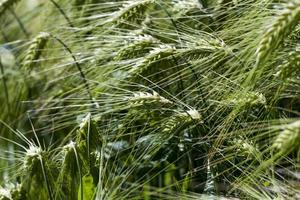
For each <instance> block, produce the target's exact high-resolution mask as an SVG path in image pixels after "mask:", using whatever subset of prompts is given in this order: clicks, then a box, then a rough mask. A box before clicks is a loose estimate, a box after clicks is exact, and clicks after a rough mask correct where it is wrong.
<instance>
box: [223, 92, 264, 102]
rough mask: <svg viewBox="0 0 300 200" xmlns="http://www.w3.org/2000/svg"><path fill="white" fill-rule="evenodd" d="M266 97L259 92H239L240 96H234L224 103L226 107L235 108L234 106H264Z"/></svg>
mask: <svg viewBox="0 0 300 200" xmlns="http://www.w3.org/2000/svg"><path fill="white" fill-rule="evenodd" d="M266 103H267V100H266V97H265V96H264V95H263V94H262V93H259V92H251V91H248V92H246V93H245V92H241V93H240V94H235V95H234V96H233V97H231V98H229V100H226V101H225V104H226V105H229V106H236V105H245V106H246V105H250V106H254V105H266Z"/></svg>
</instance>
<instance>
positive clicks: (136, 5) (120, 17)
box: [112, 0, 154, 26]
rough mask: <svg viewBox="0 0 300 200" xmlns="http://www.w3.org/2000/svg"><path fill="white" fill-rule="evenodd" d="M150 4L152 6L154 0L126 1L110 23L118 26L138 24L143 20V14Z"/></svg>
mask: <svg viewBox="0 0 300 200" xmlns="http://www.w3.org/2000/svg"><path fill="white" fill-rule="evenodd" d="M151 4H154V0H139V1H128V3H126V4H124V5H123V8H121V9H120V10H119V11H118V12H117V13H116V15H115V17H114V18H113V20H112V21H113V22H115V23H117V25H118V26H128V25H129V24H140V23H141V22H142V21H143V20H144V19H145V17H146V15H145V13H146V11H147V9H148V7H149V6H150V5H151Z"/></svg>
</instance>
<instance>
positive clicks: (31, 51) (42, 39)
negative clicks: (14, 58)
mask: <svg viewBox="0 0 300 200" xmlns="http://www.w3.org/2000/svg"><path fill="white" fill-rule="evenodd" d="M49 38H50V34H49V33H45V32H42V33H40V34H39V35H37V36H36V37H35V38H34V39H33V41H32V43H31V45H30V46H29V48H28V50H27V52H26V55H25V58H24V60H23V63H24V64H23V67H24V68H25V69H26V70H29V71H30V70H32V68H33V66H34V62H35V61H36V60H37V59H39V57H40V56H41V54H42V51H41V50H42V49H44V48H45V46H46V45H47V42H48V40H49Z"/></svg>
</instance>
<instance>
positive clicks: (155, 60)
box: [129, 45, 176, 77]
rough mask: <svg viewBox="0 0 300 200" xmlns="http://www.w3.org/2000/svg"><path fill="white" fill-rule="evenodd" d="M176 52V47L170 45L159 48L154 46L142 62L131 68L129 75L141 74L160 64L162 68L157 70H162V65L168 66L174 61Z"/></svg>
mask: <svg viewBox="0 0 300 200" xmlns="http://www.w3.org/2000/svg"><path fill="white" fill-rule="evenodd" d="M175 53H176V49H175V48H174V47H172V46H169V45H161V46H160V47H158V48H154V49H153V50H152V51H150V53H149V55H147V56H146V57H145V58H144V59H143V60H142V61H141V63H138V64H137V65H135V66H133V68H132V69H130V70H129V77H136V76H137V75H139V74H141V75H143V74H145V73H146V72H148V71H149V70H150V69H151V68H154V67H155V66H159V67H160V68H158V69H157V70H161V69H162V68H161V67H166V66H168V65H169V64H170V63H171V62H172V60H173V59H174V57H173V55H175Z"/></svg>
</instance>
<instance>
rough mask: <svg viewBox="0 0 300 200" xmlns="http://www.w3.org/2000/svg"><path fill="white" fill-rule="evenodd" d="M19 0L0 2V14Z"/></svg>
mask: <svg viewBox="0 0 300 200" xmlns="http://www.w3.org/2000/svg"><path fill="white" fill-rule="evenodd" d="M18 1H20V0H3V1H1V2H0V16H1V15H2V14H3V13H4V12H5V11H6V10H7V9H9V8H10V7H11V6H13V5H14V4H15V3H17V2H18Z"/></svg>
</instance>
